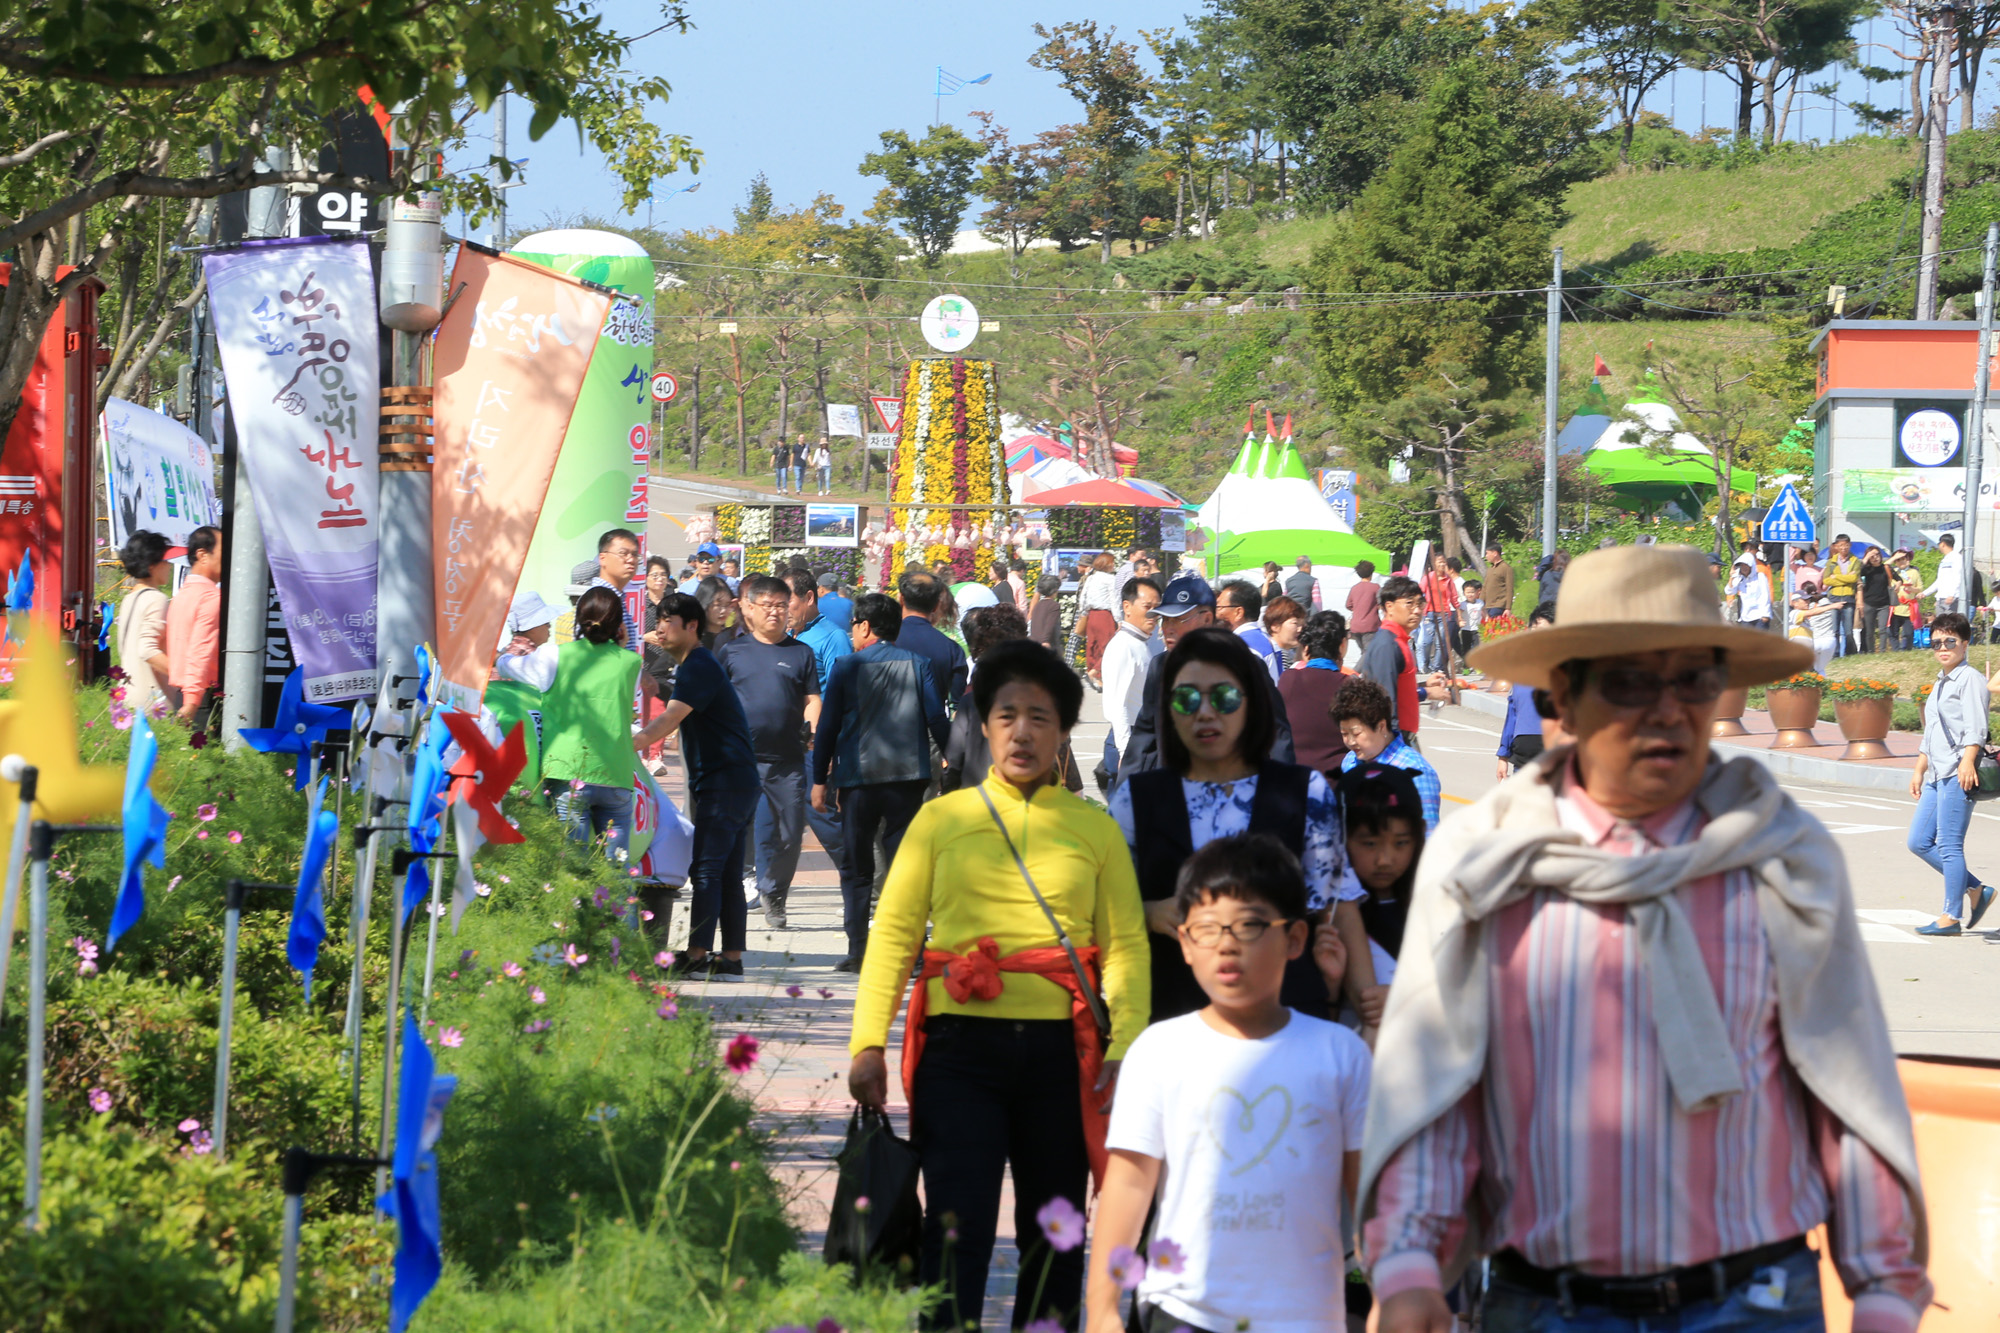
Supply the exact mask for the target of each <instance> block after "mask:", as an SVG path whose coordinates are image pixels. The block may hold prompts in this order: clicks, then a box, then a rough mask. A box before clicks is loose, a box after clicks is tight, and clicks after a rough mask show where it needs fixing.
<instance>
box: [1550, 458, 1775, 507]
mask: <svg viewBox="0 0 2000 1333" xmlns="http://www.w3.org/2000/svg"><path fill="white" fill-rule="evenodd" d="M1583 469H1584V471H1586V472H1588V473H1590V474H1591V475H1592V476H1594V477H1596V478H1597V479H1598V480H1599V481H1601V482H1603V483H1604V484H1605V485H1606V486H1609V487H1611V488H1612V489H1613V490H1615V491H1617V492H1618V493H1619V494H1620V495H1622V496H1625V497H1626V498H1628V499H1633V500H1641V501H1645V502H1647V503H1650V504H1664V503H1667V502H1670V501H1680V500H1686V499H1688V498H1689V494H1690V492H1692V493H1693V497H1694V499H1695V500H1696V501H1697V502H1698V503H1699V504H1705V503H1707V501H1708V499H1709V497H1711V496H1713V495H1714V494H1715V481H1716V477H1715V463H1714V460H1713V458H1712V457H1710V456H1707V455H1706V453H1705V452H1704V455H1703V456H1700V457H1697V456H1693V455H1689V454H1677V455H1666V456H1662V455H1659V454H1651V453H1647V452H1645V451H1644V450H1641V449H1593V450H1591V452H1590V453H1589V454H1588V455H1586V456H1585V458H1584V460H1583ZM1756 485H1757V477H1756V474H1755V473H1753V472H1751V471H1750V470H1749V469H1748V468H1740V467H1739V468H1731V469H1730V470H1729V489H1730V490H1732V491H1749V490H1752V489H1754V488H1755V486H1756Z"/></svg>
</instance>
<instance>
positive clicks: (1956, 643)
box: [1931, 634, 1965, 648]
mask: <svg viewBox="0 0 2000 1333" xmlns="http://www.w3.org/2000/svg"><path fill="white" fill-rule="evenodd" d="M1964 646H1965V640H1964V639H1955V638H1953V637H1952V636H1951V635H1949V634H1947V635H1945V636H1944V637H1943V638H1939V637H1938V636H1937V635H1935V634H1933V635H1931V647H1933V648H1963V647H1964Z"/></svg>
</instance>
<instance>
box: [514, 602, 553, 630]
mask: <svg viewBox="0 0 2000 1333" xmlns="http://www.w3.org/2000/svg"><path fill="white" fill-rule="evenodd" d="M555 618H556V609H555V608H554V607H552V606H550V605H549V604H548V602H547V601H545V600H544V599H543V597H542V595H541V594H540V593H538V592H524V593H517V594H515V596H514V604H513V606H512V607H511V608H509V610H508V612H507V624H508V625H509V626H510V627H511V628H512V629H513V631H514V633H516V634H525V633H527V632H528V631H529V630H531V629H533V628H535V626H537V625H549V624H553V623H554V622H555Z"/></svg>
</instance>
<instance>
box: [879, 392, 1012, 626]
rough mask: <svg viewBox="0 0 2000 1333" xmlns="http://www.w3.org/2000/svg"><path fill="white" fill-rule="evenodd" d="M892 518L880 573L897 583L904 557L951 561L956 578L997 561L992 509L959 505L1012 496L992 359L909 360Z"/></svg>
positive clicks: (893, 461) (892, 474) (894, 462)
mask: <svg viewBox="0 0 2000 1333" xmlns="http://www.w3.org/2000/svg"><path fill="white" fill-rule="evenodd" d="M889 481H890V486H889V495H890V501H891V503H890V510H889V523H890V527H891V530H892V532H893V535H894V540H893V541H890V542H888V543H887V544H886V546H885V548H884V549H885V552H886V554H885V558H884V559H883V561H882V567H881V568H880V569H879V570H871V571H869V572H870V573H872V574H876V575H879V577H880V578H881V579H882V581H883V583H884V585H885V586H889V585H892V584H893V583H894V581H895V579H896V578H897V577H899V576H900V575H901V573H902V569H903V565H904V563H905V562H906V561H910V560H921V561H923V562H924V564H925V566H926V567H928V566H931V565H934V564H936V563H937V562H938V561H940V560H947V561H950V562H951V567H952V576H953V578H955V579H958V580H965V579H970V578H976V577H978V575H979V574H980V573H981V572H982V571H984V570H985V569H986V568H988V567H989V566H990V565H991V564H992V561H993V558H994V552H995V550H996V543H995V541H994V534H995V533H996V532H998V531H999V530H1000V529H1001V528H1002V527H1004V524H1003V523H1001V521H1000V515H999V514H998V513H997V512H996V511H993V510H973V511H967V510H964V509H960V508H956V507H955V506H959V505H994V504H1006V503H1007V460H1006V454H1005V451H1004V450H1002V449H1001V447H1000V395H999V388H998V382H997V380H996V378H995V375H994V370H993V363H992V362H991V361H972V360H966V359H963V358H945V357H932V358H926V359H924V360H921V361H912V362H911V363H910V368H909V371H908V372H907V373H906V374H905V375H904V377H903V419H902V423H901V428H900V430H899V431H898V432H897V435H896V452H895V454H894V455H893V456H892V457H891V458H890V460H889Z"/></svg>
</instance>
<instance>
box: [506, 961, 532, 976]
mask: <svg viewBox="0 0 2000 1333" xmlns="http://www.w3.org/2000/svg"><path fill="white" fill-rule="evenodd" d="M525 970H526V969H524V968H523V967H522V966H521V965H520V964H519V963H513V962H509V963H502V964H501V965H500V971H501V973H502V974H503V975H505V976H510V977H518V976H520V975H521V973H522V972H523V971H525Z"/></svg>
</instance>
